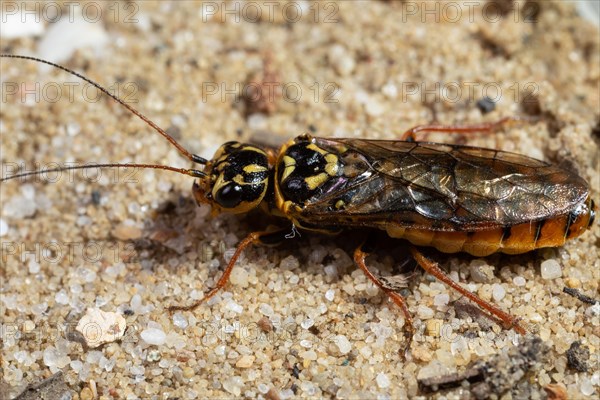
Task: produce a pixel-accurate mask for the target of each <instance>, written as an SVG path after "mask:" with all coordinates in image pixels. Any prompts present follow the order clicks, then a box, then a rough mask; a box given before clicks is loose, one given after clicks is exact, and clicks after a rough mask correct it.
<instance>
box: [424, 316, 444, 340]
mask: <svg viewBox="0 0 600 400" xmlns="http://www.w3.org/2000/svg"><path fill="white" fill-rule="evenodd" d="M443 322H444V321H442V320H441V319H430V320H428V321H427V323H426V325H425V331H426V332H427V335H428V336H433V337H439V336H440V331H441V329H442V324H443Z"/></svg>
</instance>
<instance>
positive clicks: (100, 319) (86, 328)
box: [75, 308, 126, 347]
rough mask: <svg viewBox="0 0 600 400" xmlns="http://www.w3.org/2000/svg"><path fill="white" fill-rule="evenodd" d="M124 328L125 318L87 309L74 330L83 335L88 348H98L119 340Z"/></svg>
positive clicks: (94, 309) (111, 313)
mask: <svg viewBox="0 0 600 400" xmlns="http://www.w3.org/2000/svg"><path fill="white" fill-rule="evenodd" d="M125 328H126V322H125V318H123V316H122V315H121V314H119V313H115V312H105V311H102V310H100V309H98V308H88V309H87V311H86V313H85V315H84V316H83V317H81V319H80V320H79V322H78V323H77V327H76V328H75V330H76V331H77V332H79V333H81V334H82V335H83V338H84V339H85V342H86V343H87V345H88V346H89V347H98V346H100V345H102V344H104V343H110V342H114V341H115V340H119V339H121V338H122V337H123V335H124V334H125Z"/></svg>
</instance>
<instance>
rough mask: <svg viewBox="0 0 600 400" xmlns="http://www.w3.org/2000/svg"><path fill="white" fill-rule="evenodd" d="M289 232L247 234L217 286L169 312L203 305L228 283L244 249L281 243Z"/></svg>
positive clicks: (171, 308)
mask: <svg viewBox="0 0 600 400" xmlns="http://www.w3.org/2000/svg"><path fill="white" fill-rule="evenodd" d="M289 232H290V230H289V229H282V230H277V231H274V232H252V233H251V234H249V235H248V236H247V237H246V238H245V239H244V240H242V241H241V242H240V243H239V244H238V246H237V248H236V249H235V253H233V257H231V260H229V264H227V267H226V268H225V271H223V275H222V276H221V278H219V281H218V282H217V285H216V286H215V287H214V288H212V289H211V290H209V291H208V293H206V294H205V295H204V297H203V298H201V299H200V300H198V301H196V302H194V303H192V304H190V305H188V306H170V307H169V308H168V311H169V312H173V311H190V310H193V309H195V308H196V307H198V306H199V305H200V304H202V303H204V302H205V301H207V300H208V299H210V298H211V297H213V296H214V295H215V294H217V292H218V291H219V290H221V289H223V287H225V285H226V284H227V282H229V277H230V276H231V271H233V267H234V266H235V263H236V261H237V259H238V258H239V257H240V255H241V254H242V252H243V251H244V250H245V249H246V247H248V246H251V245H253V244H264V245H275V244H278V243H281V242H282V241H283V240H285V235H288V234H289Z"/></svg>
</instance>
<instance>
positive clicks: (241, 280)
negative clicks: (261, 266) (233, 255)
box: [229, 267, 248, 288]
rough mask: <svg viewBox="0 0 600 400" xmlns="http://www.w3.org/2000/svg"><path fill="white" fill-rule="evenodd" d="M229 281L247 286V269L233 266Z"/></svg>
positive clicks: (236, 284)
mask: <svg viewBox="0 0 600 400" xmlns="http://www.w3.org/2000/svg"><path fill="white" fill-rule="evenodd" d="M229 281H230V282H231V283H232V284H233V285H235V286H241V287H243V288H246V287H248V271H246V270H245V269H244V268H241V267H235V268H233V270H232V271H231V278H229Z"/></svg>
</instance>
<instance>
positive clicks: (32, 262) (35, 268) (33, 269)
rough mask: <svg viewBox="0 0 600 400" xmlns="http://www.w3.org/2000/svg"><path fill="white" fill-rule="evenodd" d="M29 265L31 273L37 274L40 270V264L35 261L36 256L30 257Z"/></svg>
mask: <svg viewBox="0 0 600 400" xmlns="http://www.w3.org/2000/svg"><path fill="white" fill-rule="evenodd" d="M28 266H29V273H30V274H37V273H38V272H40V264H39V263H38V262H37V261H35V258H31V259H29V263H28Z"/></svg>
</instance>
